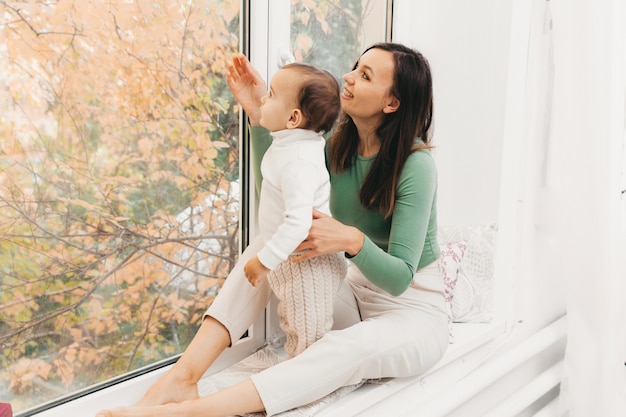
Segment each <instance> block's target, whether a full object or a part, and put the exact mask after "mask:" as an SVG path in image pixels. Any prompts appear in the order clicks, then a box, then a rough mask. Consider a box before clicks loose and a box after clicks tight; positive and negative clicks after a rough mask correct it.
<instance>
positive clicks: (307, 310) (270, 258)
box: [244, 63, 347, 357]
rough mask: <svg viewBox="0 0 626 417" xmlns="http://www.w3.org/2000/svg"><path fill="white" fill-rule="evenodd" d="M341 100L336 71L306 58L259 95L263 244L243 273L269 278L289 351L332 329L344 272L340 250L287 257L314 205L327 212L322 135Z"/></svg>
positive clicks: (280, 73) (305, 231)
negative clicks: (266, 134) (264, 136)
mask: <svg viewBox="0 0 626 417" xmlns="http://www.w3.org/2000/svg"><path fill="white" fill-rule="evenodd" d="M340 106H341V104H340V98H339V84H338V83H337V81H336V80H335V78H334V77H333V76H332V75H331V74H330V73H328V72H327V71H323V70H320V69H317V68H315V67H313V66H310V65H307V64H302V63H293V64H289V65H286V66H284V67H283V68H281V69H280V70H279V71H278V72H277V73H276V75H274V77H273V78H272V81H271V83H270V89H269V93H268V94H266V95H265V96H264V97H263V99H262V105H261V109H260V110H261V119H260V124H261V126H263V127H265V128H266V129H268V130H269V131H270V133H271V136H272V138H273V141H272V145H271V146H270V147H269V149H268V150H267V152H266V153H265V155H264V156H263V160H262V161H261V173H262V175H263V182H262V185H261V195H260V201H259V223H260V226H259V227H260V232H261V236H262V237H263V239H264V245H263V247H262V248H261V249H260V250H259V252H258V253H257V256H255V257H253V258H252V259H250V260H249V261H248V262H247V263H246V265H245V266H244V273H245V276H246V278H247V279H248V281H249V282H250V283H251V284H252V285H253V286H256V285H258V283H259V282H260V281H261V280H262V279H267V280H268V282H269V284H270V287H271V288H272V290H273V291H274V293H275V294H276V296H277V297H278V299H279V300H280V301H279V304H278V316H279V318H280V326H281V328H282V329H283V331H284V332H285V335H286V337H287V340H286V342H285V350H286V352H287V354H288V355H289V357H293V356H296V355H298V354H299V353H301V352H302V351H303V350H304V349H306V348H307V347H308V346H309V345H310V344H312V343H313V342H315V341H316V340H318V339H319V338H320V337H322V336H323V335H324V334H325V333H326V332H328V331H329V330H330V329H331V327H332V324H333V317H332V315H333V298H334V295H335V293H336V292H337V291H338V289H339V286H340V284H341V281H342V279H343V278H344V276H345V274H346V268H347V265H346V260H345V257H344V255H343V253H334V254H330V255H325V256H319V257H313V258H311V259H309V260H306V261H303V262H298V263H296V262H291V261H290V260H289V257H290V256H291V255H293V254H294V250H295V249H296V248H297V247H298V245H299V244H300V243H301V242H302V241H303V240H304V239H305V238H306V237H307V235H308V232H309V228H310V227H311V223H312V211H313V209H316V210H319V211H321V212H323V213H326V214H329V212H330V210H329V207H328V199H329V194H330V183H329V174H328V171H327V169H326V162H325V157H324V144H325V140H324V137H323V136H322V135H323V133H325V132H328V131H329V130H331V128H332V127H333V124H334V123H335V121H336V119H337V116H338V114H339V110H340Z"/></svg>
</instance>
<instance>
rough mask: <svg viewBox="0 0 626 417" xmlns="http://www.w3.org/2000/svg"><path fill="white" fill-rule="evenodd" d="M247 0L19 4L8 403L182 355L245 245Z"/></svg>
mask: <svg viewBox="0 0 626 417" xmlns="http://www.w3.org/2000/svg"><path fill="white" fill-rule="evenodd" d="M240 13H241V10H240V2H239V1H238V0H204V1H195V2H171V1H167V0H158V1H157V0H150V1H143V0H126V1H118V2H102V1H95V0H94V1H87V0H80V1H79V0H73V1H72V0H66V1H58V2H49V1H44V0H41V1H33V2H26V3H25V2H22V1H7V2H3V5H2V16H1V17H0V19H1V23H0V30H1V31H2V39H3V40H4V41H3V45H2V46H0V48H1V49H0V61H1V64H0V68H1V69H0V89H1V90H2V94H1V96H2V97H3V98H2V101H1V102H0V105H1V106H2V110H1V112H0V113H1V114H2V115H1V116H0V137H2V149H1V150H0V277H1V278H0V305H1V309H0V346H1V350H0V401H2V402H10V403H11V404H12V406H13V408H14V410H15V411H17V412H20V411H23V410H26V409H29V408H32V407H35V406H38V405H40V404H42V403H45V402H47V401H51V400H55V399H57V398H60V397H63V396H66V395H68V394H71V393H74V392H77V391H80V390H81V389H83V388H85V387H89V386H92V385H94V384H97V383H100V382H102V381H106V380H110V379H111V378H115V377H118V376H119V375H123V374H127V373H129V372H133V371H135V370H137V369H140V368H143V367H146V366H148V365H151V364H154V363H158V362H160V361H162V360H166V359H168V358H171V357H173V356H175V355H177V354H179V353H181V352H182V351H183V350H184V348H185V347H186V345H187V344H188V342H189V340H190V339H191V337H192V336H193V334H194V333H195V331H196V329H197V326H198V324H199V321H200V319H201V317H202V314H203V312H204V310H205V309H206V307H207V306H208V305H209V304H210V303H211V300H212V299H213V297H214V296H215V294H216V292H217V290H218V288H219V286H220V285H221V283H222V281H223V280H224V278H225V277H226V275H227V273H228V272H229V271H230V269H231V267H232V266H233V264H234V263H235V262H236V260H237V256H238V253H239V245H240V242H239V231H240V230H241V228H242V227H244V225H242V224H240V221H239V219H240V193H239V186H240V183H239V112H238V111H237V106H236V105H235V103H234V101H233V99H232V97H231V95H230V92H229V90H228V88H227V86H226V83H225V81H224V80H225V78H224V74H225V71H226V65H227V59H228V57H229V56H230V55H231V54H232V53H233V52H234V51H236V50H238V49H239V43H240V42H239V33H240V21H241V18H240Z"/></svg>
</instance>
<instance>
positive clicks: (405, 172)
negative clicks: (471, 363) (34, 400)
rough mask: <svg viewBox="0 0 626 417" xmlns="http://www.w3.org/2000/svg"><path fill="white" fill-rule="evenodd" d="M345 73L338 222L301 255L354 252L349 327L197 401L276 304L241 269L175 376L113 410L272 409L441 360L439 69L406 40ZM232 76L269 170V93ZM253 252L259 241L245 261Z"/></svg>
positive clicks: (210, 412)
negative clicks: (435, 146) (265, 123)
mask: <svg viewBox="0 0 626 417" xmlns="http://www.w3.org/2000/svg"><path fill="white" fill-rule="evenodd" d="M343 79H344V82H345V85H344V89H343V92H342V93H341V104H342V114H341V116H340V120H339V123H338V125H337V128H336V131H335V133H334V134H333V135H332V137H331V138H330V140H329V142H328V144H327V165H328V167H329V171H330V177H331V179H330V181H331V200H330V208H331V212H332V215H333V217H332V218H331V217H329V216H325V215H322V214H320V213H317V212H314V213H313V218H314V220H313V225H312V227H311V230H310V232H309V236H308V237H307V239H306V240H305V241H304V242H303V243H302V244H301V245H300V246H299V247H298V250H299V251H305V252H304V253H303V254H302V255H300V256H299V257H296V258H295V259H294V261H295V262H298V261H302V260H305V259H309V258H311V257H313V256H320V255H324V254H329V253H333V252H338V251H343V252H345V254H346V257H348V258H349V259H350V260H351V265H350V267H349V270H348V274H347V277H346V280H345V282H346V286H345V288H343V291H342V293H341V294H342V301H343V302H344V303H346V302H347V303H348V304H350V305H351V306H353V310H352V311H353V312H354V313H355V314H353V317H352V321H351V322H350V323H347V325H346V324H344V326H345V328H343V329H340V330H333V331H331V332H329V333H327V334H326V335H325V336H323V337H322V338H321V339H320V340H318V341H317V342H315V343H314V344H313V345H311V346H310V347H309V348H308V349H306V350H305V351H304V352H303V353H301V354H300V355H298V356H296V357H295V358H293V359H290V360H287V361H285V362H282V363H280V364H278V365H276V366H273V367H271V368H269V369H267V370H265V371H263V372H261V373H259V374H257V375H255V376H253V377H252V378H251V379H248V380H246V381H244V382H242V383H239V384H237V385H235V386H233V387H230V388H227V389H225V390H222V391H219V392H217V393H215V394H211V395H209V396H207V397H204V398H202V399H198V394H197V389H196V383H197V381H198V380H199V379H200V377H201V376H202V374H203V373H204V371H205V370H206V369H207V368H208V367H209V366H210V364H211V363H212V362H213V361H214V360H215V359H216V358H217V356H218V355H219V354H220V353H221V352H222V351H223V350H224V349H225V348H226V347H227V346H229V345H230V344H231V343H232V342H233V341H236V340H237V339H238V338H239V337H240V336H241V334H242V333H243V332H244V331H245V329H247V328H248V326H249V325H250V324H251V323H252V321H253V320H254V318H255V317H256V316H257V315H258V314H260V312H261V311H262V310H263V308H264V307H265V304H266V303H267V300H268V299H269V297H270V290H269V286H267V285H262V286H259V287H256V288H254V287H252V286H250V285H249V283H248V282H247V280H246V278H245V276H244V273H243V271H241V270H238V269H237V268H235V269H234V270H233V271H232V272H231V274H230V276H229V278H228V279H227V280H226V283H225V285H224V287H223V288H222V290H221V292H220V294H219V295H218V297H217V298H216V299H215V301H214V303H213V304H212V305H211V307H210V308H209V310H208V311H207V315H206V317H205V319H204V321H203V323H202V325H201V327H200V329H199V331H198V333H197V334H196V336H195V338H194V339H193V341H192V342H191V344H190V345H189V347H188V348H187V350H186V351H185V353H184V354H183V356H182V357H181V358H180V360H179V361H178V362H177V363H176V364H175V365H174V366H173V367H172V369H171V370H170V371H169V372H168V373H167V374H166V375H164V376H163V377H162V378H161V379H160V380H159V381H158V382H157V383H156V384H155V385H153V386H152V387H151V388H150V389H149V390H148V392H147V393H146V395H145V396H144V398H142V400H141V401H140V403H139V404H138V405H137V406H136V407H132V408H123V409H117V410H113V411H106V412H101V415H102V416H111V417H113V416H167V415H177V416H195V415H202V416H229V415H232V414H242V413H246V412H255V411H262V410H265V411H266V412H267V414H268V415H273V414H276V413H279V412H282V411H285V410H288V409H291V408H294V407H298V406H301V405H304V404H308V403H310V402H312V401H314V400H317V399H319V398H322V397H323V396H325V395H327V394H329V393H331V392H333V391H334V390H336V389H337V388H339V387H341V386H346V385H351V384H356V383H359V382H360V381H362V380H364V379H377V378H385V377H405V376H413V375H417V374H420V373H422V372H424V371H425V370H427V369H428V368H430V367H431V366H433V365H434V364H435V363H436V362H437V361H438V360H439V359H440V358H441V356H442V355H443V354H444V352H445V350H446V347H447V345H448V327H447V315H446V313H445V303H444V285H443V277H442V274H441V272H440V270H439V265H438V257H439V246H438V244H437V238H436V235H437V213H436V200H437V174H436V168H435V164H434V161H433V159H432V157H431V155H430V152H429V151H428V148H429V130H430V126H431V120H432V109H433V103H432V80H431V74H430V68H429V65H428V62H427V61H426V59H425V58H424V57H423V56H422V55H421V54H419V53H418V52H416V51H414V50H411V49H409V48H406V47H404V46H402V45H399V44H393V43H382V44H376V45H373V46H372V47H370V48H368V49H367V50H366V51H365V52H364V53H363V54H362V55H361V57H360V58H359V60H358V62H357V63H356V65H355V66H354V68H353V70H352V71H351V72H349V73H347V74H345V75H344V76H343ZM227 80H228V84H229V86H230V88H231V90H232V92H233V94H234V95H235V97H236V98H237V100H238V101H239V103H240V104H241V105H242V107H243V108H244V109H245V111H246V112H247V114H248V117H249V121H250V125H251V126H252V129H251V136H252V146H253V153H254V159H255V169H257V174H258V166H257V165H258V161H260V157H261V156H262V155H263V153H264V151H265V150H266V149H267V147H268V146H269V142H270V140H271V139H270V138H269V135H268V132H267V131H266V130H265V129H263V128H260V127H258V124H259V117H260V113H259V108H260V98H261V97H262V96H263V95H265V92H266V86H265V83H264V82H263V81H262V79H261V77H260V76H259V75H258V73H257V72H256V71H255V70H254V69H253V68H252V67H251V65H250V64H249V62H248V61H247V60H246V59H245V57H243V56H241V55H238V56H235V57H234V59H233V63H232V65H231V67H230V71H229V75H228V79H227ZM257 177H258V175H257ZM255 250H257V249H255V248H251V247H249V248H248V249H246V251H245V252H244V254H242V257H244V258H245V257H248V256H253V254H254V252H255ZM244 263H245V260H240V262H239V263H238V264H244ZM346 294H347V295H348V297H346ZM344 311H345V309H344ZM344 314H345V313H344ZM344 320H345V317H344Z"/></svg>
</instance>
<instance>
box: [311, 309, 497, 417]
mask: <svg viewBox="0 0 626 417" xmlns="http://www.w3.org/2000/svg"><path fill="white" fill-rule="evenodd" d="M505 333H506V325H505V322H504V321H502V320H493V321H492V322H491V323H454V324H453V334H454V340H455V342H454V343H452V344H451V345H450V347H449V348H448V351H447V352H446V354H445V355H444V357H443V358H442V359H441V360H440V361H439V363H437V365H435V366H434V367H433V368H431V369H430V370H428V371H427V372H426V373H424V374H422V375H419V376H417V377H410V378H394V379H391V380H389V381H387V382H385V383H383V384H365V385H363V386H362V387H360V388H359V389H357V390H355V391H353V392H351V393H350V394H348V395H346V396H345V397H343V398H341V399H339V400H338V401H337V402H335V403H334V404H331V405H330V406H328V407H327V408H325V409H324V410H322V411H321V412H320V413H318V414H316V417H318V416H319V417H348V416H355V415H358V416H359V417H376V416H381V415H392V414H390V413H393V412H394V411H395V410H403V409H406V410H408V409H411V408H415V406H416V405H417V404H420V403H421V402H424V401H425V400H427V399H429V398H432V397H433V396H434V395H436V394H438V393H440V392H442V391H444V390H445V389H446V388H449V387H450V386H452V384H454V383H455V382H456V381H458V380H459V379H461V378H462V377H464V376H465V375H467V374H468V373H470V372H471V371H472V370H473V369H475V368H476V367H477V366H478V365H480V364H481V363H482V362H484V361H485V360H486V359H487V358H488V357H489V356H490V355H491V354H492V353H493V352H494V350H495V349H496V348H497V347H498V346H499V344H500V341H501V339H502V336H504V335H505Z"/></svg>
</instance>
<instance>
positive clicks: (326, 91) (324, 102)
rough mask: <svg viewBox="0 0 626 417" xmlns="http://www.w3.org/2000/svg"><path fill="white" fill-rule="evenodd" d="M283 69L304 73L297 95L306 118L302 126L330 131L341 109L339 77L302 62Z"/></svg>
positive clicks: (316, 130) (318, 130)
mask: <svg viewBox="0 0 626 417" xmlns="http://www.w3.org/2000/svg"><path fill="white" fill-rule="evenodd" d="M282 69H286V70H292V71H297V72H298V73H299V74H300V75H302V79H301V81H300V82H299V83H298V88H299V91H298V94H297V95H296V99H297V101H298V107H299V108H300V110H301V111H302V114H303V115H304V117H305V119H306V123H305V125H304V126H302V128H303V129H310V130H314V131H315V132H321V131H323V132H329V131H330V130H331V129H332V128H333V126H334V124H335V122H336V121H337V117H338V116H339V111H340V110H341V101H340V98H339V94H340V91H339V83H338V82H337V79H336V78H335V77H334V76H333V75H332V74H331V73H330V72H328V71H325V70H323V69H319V68H316V67H314V66H312V65H309V64H305V63H301V62H295V63H292V64H288V65H285V66H284V67H283V68H282Z"/></svg>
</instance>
